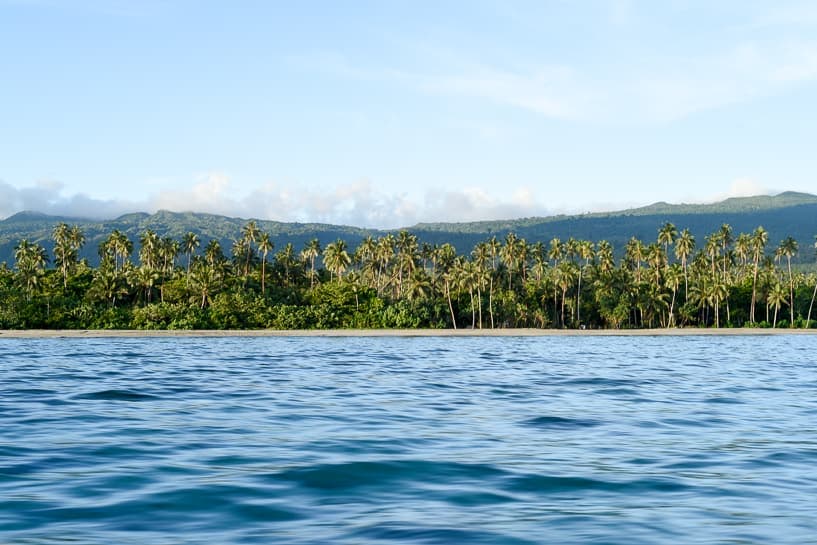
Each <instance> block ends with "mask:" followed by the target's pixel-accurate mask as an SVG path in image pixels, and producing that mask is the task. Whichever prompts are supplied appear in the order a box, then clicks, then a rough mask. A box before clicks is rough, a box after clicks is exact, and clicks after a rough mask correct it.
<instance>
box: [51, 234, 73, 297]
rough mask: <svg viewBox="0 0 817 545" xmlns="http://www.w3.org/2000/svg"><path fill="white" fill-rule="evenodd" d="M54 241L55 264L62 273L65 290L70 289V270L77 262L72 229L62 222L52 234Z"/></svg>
mask: <svg viewBox="0 0 817 545" xmlns="http://www.w3.org/2000/svg"><path fill="white" fill-rule="evenodd" d="M51 237H52V238H53V239H54V262H55V263H56V265H57V266H59V268H60V270H61V271H62V285H63V288H66V287H68V268H69V267H70V266H71V264H72V263H73V262H74V261H76V254H75V253H74V252H73V246H72V244H71V229H70V228H69V227H68V224H66V223H64V222H61V223H60V224H59V225H57V226H56V227H55V228H54V230H53V231H52V233H51Z"/></svg>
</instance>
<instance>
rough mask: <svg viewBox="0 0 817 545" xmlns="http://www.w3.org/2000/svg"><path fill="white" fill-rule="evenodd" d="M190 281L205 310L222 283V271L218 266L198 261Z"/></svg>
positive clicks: (201, 306)
mask: <svg viewBox="0 0 817 545" xmlns="http://www.w3.org/2000/svg"><path fill="white" fill-rule="evenodd" d="M190 280H191V284H192V285H193V289H194V290H195V291H196V292H197V294H198V295H197V299H198V301H200V303H199V305H200V308H204V307H205V306H207V303H209V302H210V297H211V296H212V294H213V292H214V291H215V290H216V288H217V286H218V284H219V282H220V281H221V273H220V269H219V267H218V266H212V265H210V264H208V263H203V262H201V261H197V262H196V263H195V264H194V266H193V271H192V274H191V277H190Z"/></svg>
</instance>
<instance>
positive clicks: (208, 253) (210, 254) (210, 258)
mask: <svg viewBox="0 0 817 545" xmlns="http://www.w3.org/2000/svg"><path fill="white" fill-rule="evenodd" d="M204 259H205V261H207V264H208V265H210V266H211V267H213V266H215V265H217V264H219V263H221V262H222V261H224V260H225V259H226V258H225V257H224V252H223V251H222V249H221V243H219V241H218V240H216V239H211V240H210V242H208V243H207V246H206V247H205V248H204Z"/></svg>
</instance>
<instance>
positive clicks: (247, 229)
mask: <svg viewBox="0 0 817 545" xmlns="http://www.w3.org/2000/svg"><path fill="white" fill-rule="evenodd" d="M260 235H261V229H259V228H258V225H257V224H256V223H255V221H249V222H247V224H246V225H245V226H244V227H242V228H241V239H242V240H243V242H244V248H245V250H246V252H247V257H246V259H245V261H244V281H245V282H246V280H247V277H248V276H249V275H250V260H251V259H252V244H253V242H257V241H258V237H259V236H260Z"/></svg>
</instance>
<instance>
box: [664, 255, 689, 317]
mask: <svg viewBox="0 0 817 545" xmlns="http://www.w3.org/2000/svg"><path fill="white" fill-rule="evenodd" d="M683 277H684V271H683V270H682V269H681V266H680V265H679V264H678V263H673V264H672V265H670V266H669V267H667V269H666V271H664V285H665V286H667V287H668V288H669V289H671V290H672V300H671V301H670V305H669V319H668V320H667V327H672V326H673V325H675V313H674V310H675V294H676V293H677V291H678V287H679V286H680V285H681V279H682V278H683Z"/></svg>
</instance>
